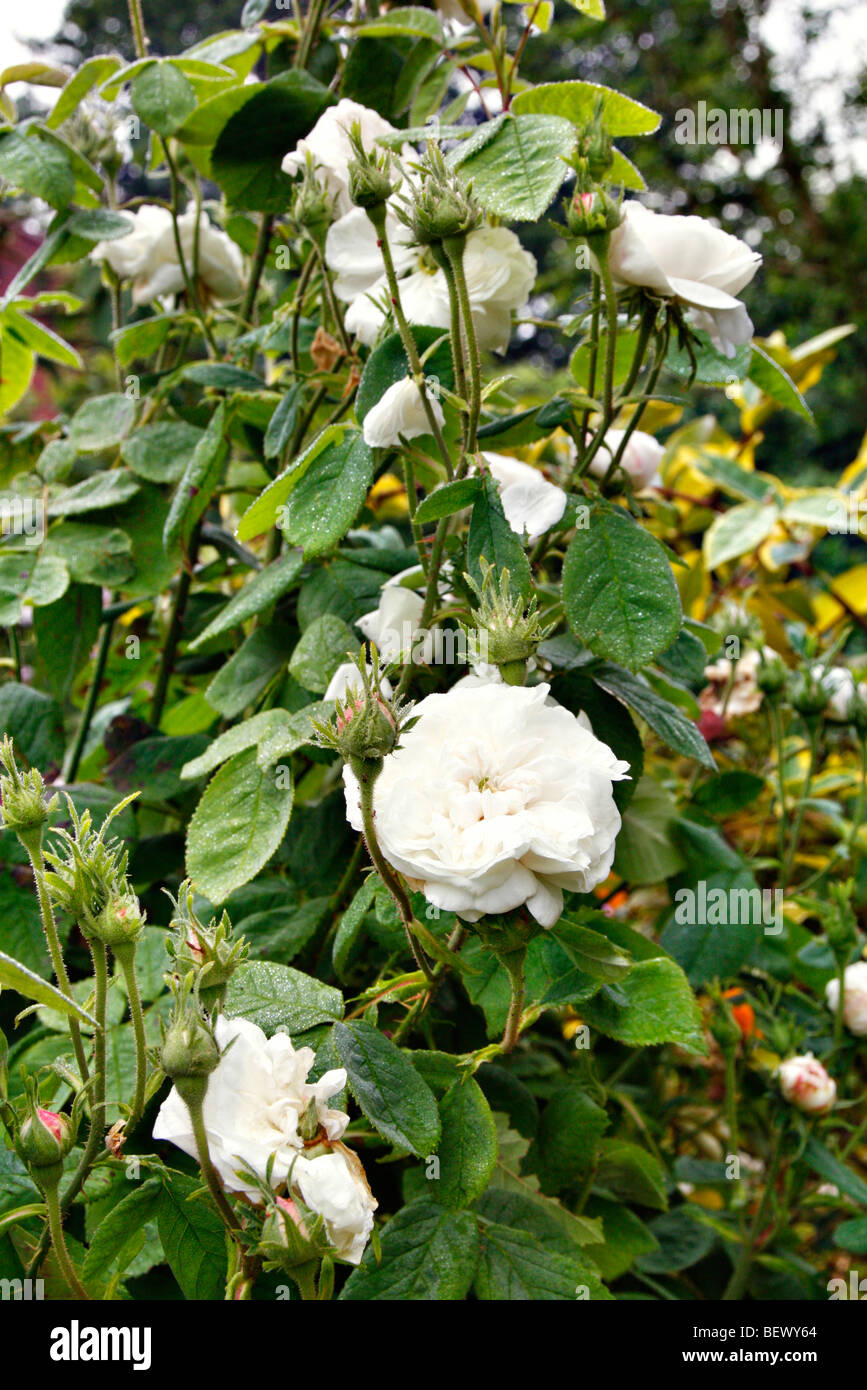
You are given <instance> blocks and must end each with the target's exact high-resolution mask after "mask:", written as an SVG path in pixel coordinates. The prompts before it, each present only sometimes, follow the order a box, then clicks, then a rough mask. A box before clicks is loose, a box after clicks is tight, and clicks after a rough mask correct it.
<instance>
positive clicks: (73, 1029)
mask: <svg viewBox="0 0 867 1390" xmlns="http://www.w3.org/2000/svg"><path fill="white" fill-rule="evenodd" d="M27 852H28V854H29V856H30V867H31V868H32V870H33V878H34V880H35V883H36V896H37V897H38V899H39V911H40V913H41V914H42V929H43V931H44V932H45V940H46V942H47V943H48V954H49V955H50V957H51V964H52V967H53V969H54V974H55V976H56V978H57V984H58V987H59V989H60V991H61V993H62V994H65V995H67V996H68V995H70V994H71V987H70V983H69V976H68V975H67V973H66V965H65V963H64V960H63V948H62V946H61V944H60V937H59V936H58V934H57V923H56V922H55V920H54V909H53V908H52V906H51V898H50V897H49V895H48V888H47V887H46V883H45V859H44V858H43V854H42V846H41V845H35V846H34V847H33V848H32V849H31V848H29V847H27ZM68 1023H69V1036H70V1039H71V1041H72V1050H73V1052H74V1053H75V1060H76V1063H77V1065H78V1070H79V1073H80V1075H81V1079H82V1081H86V1080H87V1078H88V1075H89V1073H88V1070H87V1060H86V1058H85V1055H84V1044H83V1042H82V1041H81V1029H80V1028H79V1026H78V1019H77V1018H73V1016H72V1015H71V1014H70V1015H69V1019H68Z"/></svg>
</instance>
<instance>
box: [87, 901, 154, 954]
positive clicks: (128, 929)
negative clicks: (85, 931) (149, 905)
mask: <svg viewBox="0 0 867 1390" xmlns="http://www.w3.org/2000/svg"><path fill="white" fill-rule="evenodd" d="M144 926H145V915H144V913H143V912H142V910H141V906H140V905H139V900H138V898H137V897H136V896H135V895H134V894H128V895H124V896H122V897H116V898H111V899H110V900H109V901H108V902H107V903H106V905H105V907H104V908H103V909H102V911H101V912H100V914H99V916H98V917H97V918H95V920H94V921H93V931H92V933H91V934H92V935H93V936H95V937H96V938H97V940H98V941H102V942H103V943H104V944H105V945H106V946H112V947H114V948H117V947H118V946H129V945H131V944H132V943H133V942H134V941H137V940H138V938H139V937H140V936H141V934H142V932H143V931H144Z"/></svg>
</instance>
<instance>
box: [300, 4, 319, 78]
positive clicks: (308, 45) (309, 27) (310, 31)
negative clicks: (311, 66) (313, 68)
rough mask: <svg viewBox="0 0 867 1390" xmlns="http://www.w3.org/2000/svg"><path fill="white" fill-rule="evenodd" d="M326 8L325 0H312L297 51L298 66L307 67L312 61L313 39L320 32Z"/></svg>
mask: <svg viewBox="0 0 867 1390" xmlns="http://www.w3.org/2000/svg"><path fill="white" fill-rule="evenodd" d="M324 8H325V0H310V8H309V10H308V11H307V23H306V24H305V26H304V32H303V33H302V35H301V40H300V42H299V44H298V49H297V51H296V53H295V66H296V68H305V67H306V66H307V64H308V62H309V61H310V53H311V50H312V48H313V40H314V39H315V38H316V35H317V33H318V32H319V25H320V24H321V22H322V11H323V10H324Z"/></svg>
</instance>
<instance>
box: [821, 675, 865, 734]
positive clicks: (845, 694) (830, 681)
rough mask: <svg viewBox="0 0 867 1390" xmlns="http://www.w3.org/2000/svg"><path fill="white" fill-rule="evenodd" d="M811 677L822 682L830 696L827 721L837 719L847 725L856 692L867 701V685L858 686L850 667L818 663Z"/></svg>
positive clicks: (826, 715)
mask: <svg viewBox="0 0 867 1390" xmlns="http://www.w3.org/2000/svg"><path fill="white" fill-rule="evenodd" d="M810 675H811V676H813V678H814V679H815V680H817V681H820V682H821V684H822V688H823V689H824V690H825V691H826V693H827V695H828V704H827V707H826V709H825V717H826V718H827V719H837V720H839V721H840V722H841V723H844V724H845V723H847V722H848V719H849V706H850V705H851V703H852V701H853V699H854V698H855V694H856V692H857V694H859V695H860V696H861V698H862V699H867V684H864V683H863V682H862V683H861V684H860V685H857V686H856V683H855V677H854V676H853V674H852V672H851V671H850V670H849V668H848V666H823V665H822V663H821V662H817V663H816V664H815V665H814V666H812V667H811V668H810Z"/></svg>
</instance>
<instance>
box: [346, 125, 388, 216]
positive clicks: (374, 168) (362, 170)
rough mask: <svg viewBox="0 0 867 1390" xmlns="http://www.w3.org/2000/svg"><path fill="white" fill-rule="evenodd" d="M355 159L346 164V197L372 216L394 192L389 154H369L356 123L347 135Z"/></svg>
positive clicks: (385, 152) (384, 152)
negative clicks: (371, 213) (347, 182)
mask: <svg viewBox="0 0 867 1390" xmlns="http://www.w3.org/2000/svg"><path fill="white" fill-rule="evenodd" d="M349 142H350V144H351V145H352V150H353V153H354V155H355V158H354V159H351V160H350V161H349V170H348V172H349V196H350V198H351V199H352V202H353V203H354V204H355V206H356V207H359V208H364V209H365V210H366V211H367V212H371V211H372V210H374V209H376V208H380V209H383V208H384V206H385V204H386V203H387V202H388V200H389V198H390V197H391V195H392V193H393V192H394V189H395V184H394V183H393V181H392V177H391V155H390V154H389V153H388V151H386V150H383V152H382V153H381V154H380V153H379V152H375V153H369V152H368V151H367V150H365V148H364V145H363V144H362V142H361V126H360V125H359V123H358V122H357V121H356V122H355V124H354V125H353V127H352V129H351V130H350V132H349Z"/></svg>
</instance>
